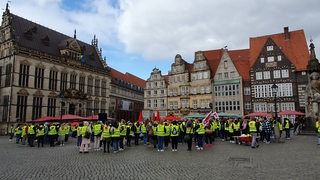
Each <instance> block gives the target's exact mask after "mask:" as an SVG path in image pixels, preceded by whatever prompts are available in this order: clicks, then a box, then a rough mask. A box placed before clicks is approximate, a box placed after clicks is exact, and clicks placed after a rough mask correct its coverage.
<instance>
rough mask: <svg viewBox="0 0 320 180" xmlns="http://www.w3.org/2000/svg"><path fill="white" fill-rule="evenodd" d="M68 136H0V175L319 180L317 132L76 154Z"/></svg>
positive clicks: (319, 149) (77, 151) (69, 177)
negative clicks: (27, 139) (32, 142)
mask: <svg viewBox="0 0 320 180" xmlns="http://www.w3.org/2000/svg"><path fill="white" fill-rule="evenodd" d="M75 144H76V139H73V138H70V139H69V142H67V143H66V144H65V146H62V147H60V146H55V147H49V145H45V147H43V148H38V147H29V146H26V145H21V144H15V143H13V142H9V141H8V137H7V136H2V137H0V157H1V158H0V161H1V163H0V179H17V180H20V179H21V180H22V179H23V180H29V179H30V180H31V179H32V180H37V179H52V180H55V179H61V180H64V179H66V180H69V179H89V180H91V179H92V180H96V179H97V180H99V179H112V180H113V179H119V180H123V179H125V180H126V179H128V180H130V179H134V180H136V179H148V180H150V179H152V180H153V179H154V180H158V179H159V180H162V179H165V180H171V179H174V180H176V179H177V180H180V179H184V180H185V179H197V180H199V179H218V180H219V179H224V180H225V179H237V180H239V179H240V180H241V179H246V180H247V179H262V180H264V179H266V180H267V179H268V180H269V179H277V180H278V179H290V180H295V179H303V180H308V179H310V180H319V179H320V175H319V174H320V173H319V167H320V146H319V145H317V137H316V136H304V135H299V136H293V138H292V139H291V140H285V143H279V144H276V143H271V144H263V143H260V147H259V148H256V149H252V148H251V147H250V146H246V145H236V144H230V143H229V142H222V141H221V140H220V139H216V141H215V142H214V143H213V146H212V147H211V148H205V149H204V150H203V151H198V150H196V149H195V147H193V150H192V151H191V152H189V151H187V147H186V145H185V144H182V145H181V144H179V145H178V151H177V152H172V151H171V148H170V147H171V146H170V145H171V144H169V148H167V149H165V151H164V152H157V151H156V149H154V148H153V146H146V145H143V144H140V145H138V146H134V145H133V146H132V147H126V149H125V150H124V151H122V152H119V153H116V154H114V153H112V150H111V153H103V151H93V150H90V152H89V153H88V154H80V153H79V150H78V148H77V147H76V146H75Z"/></svg>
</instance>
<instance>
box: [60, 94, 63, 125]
mask: <svg viewBox="0 0 320 180" xmlns="http://www.w3.org/2000/svg"><path fill="white" fill-rule="evenodd" d="M63 99H64V94H63V93H61V94H60V123H61V122H62V105H64V102H63Z"/></svg>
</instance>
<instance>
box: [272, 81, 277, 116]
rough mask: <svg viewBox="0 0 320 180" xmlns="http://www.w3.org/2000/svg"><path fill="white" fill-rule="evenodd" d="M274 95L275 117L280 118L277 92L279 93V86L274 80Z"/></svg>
mask: <svg viewBox="0 0 320 180" xmlns="http://www.w3.org/2000/svg"><path fill="white" fill-rule="evenodd" d="M271 90H272V95H273V97H274V116H275V119H276V120H278V104H277V94H278V86H277V85H276V83H275V82H274V83H273V85H272V86H271Z"/></svg>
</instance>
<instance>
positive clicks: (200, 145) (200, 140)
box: [197, 121, 205, 150]
mask: <svg viewBox="0 0 320 180" xmlns="http://www.w3.org/2000/svg"><path fill="white" fill-rule="evenodd" d="M198 126H199V127H198V129H197V133H198V135H197V138H198V140H197V142H198V148H197V150H203V138H204V134H205V130H204V125H203V124H202V123H201V122H200V121H199V122H198Z"/></svg>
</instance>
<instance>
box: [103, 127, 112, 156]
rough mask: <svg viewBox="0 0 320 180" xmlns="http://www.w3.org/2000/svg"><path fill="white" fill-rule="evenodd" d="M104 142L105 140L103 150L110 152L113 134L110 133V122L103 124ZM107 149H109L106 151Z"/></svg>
mask: <svg viewBox="0 0 320 180" xmlns="http://www.w3.org/2000/svg"><path fill="white" fill-rule="evenodd" d="M102 142H103V152H104V153H106V152H108V153H110V142H111V135H110V126H108V123H105V124H104V126H103V131H102ZM106 149H107V150H108V151H106Z"/></svg>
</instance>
